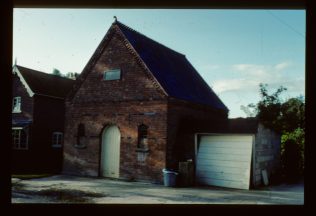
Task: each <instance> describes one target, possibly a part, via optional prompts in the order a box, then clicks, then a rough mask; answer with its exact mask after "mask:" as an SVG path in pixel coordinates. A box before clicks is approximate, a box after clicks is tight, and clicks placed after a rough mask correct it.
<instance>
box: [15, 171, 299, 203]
mask: <svg viewBox="0 0 316 216" xmlns="http://www.w3.org/2000/svg"><path fill="white" fill-rule="evenodd" d="M12 203H106V204H107V203H124V204H147V203H149V204H164V203H166V204H281V205H283V204H286V205H288V204H290V205H292V204H293V205H302V204H304V183H303V182H301V183H299V184H295V185H286V184H283V185H279V186H273V187H271V186H270V187H265V188H261V189H259V190H249V191H248V190H237V189H227V188H218V187H190V188H170V187H164V186H163V185H156V184H150V183H142V182H126V181H120V180H110V179H103V178H83V177H74V176H65V175H56V176H52V177H47V178H39V179H30V180H20V179H15V178H12Z"/></svg>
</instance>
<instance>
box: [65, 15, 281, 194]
mask: <svg viewBox="0 0 316 216" xmlns="http://www.w3.org/2000/svg"><path fill="white" fill-rule="evenodd" d="M279 153H280V136H279V135H278V134H276V133H274V132H273V131H271V130H269V129H267V128H265V127H264V126H263V125H262V124H260V123H259V122H258V121H257V120H256V119H228V109H227V107H226V106H225V104H224V103H223V102H222V101H221V100H220V98H219V97H218V96H217V95H216V94H215V93H214V92H213V90H212V89H211V88H210V87H209V86H208V85H207V84H206V82H205V81H204V80H203V79H202V78H201V76H200V75H199V73H198V72H197V71H196V70H195V69H194V67H193V66H192V65H191V64H190V62H189V61H188V60H187V59H186V57H185V56H184V55H183V54H181V53H178V52H176V51H174V50H172V49H170V48H168V47H166V46H164V45H162V44H160V43H158V42H156V41H154V40H152V39H150V38H148V37H146V36H144V35H143V34H141V33H139V32H137V31H135V30H133V29H131V28H130V27H128V26H126V25H124V24H122V23H121V22H118V21H115V22H114V23H113V24H112V25H111V27H110V29H109V30H108V32H107V33H106V35H105V36H104V38H103V39H102V41H101V43H100V44H99V46H98V47H97V49H96V50H95V52H94V54H93V55H92V57H91V58H90V60H89V62H88V63H87V65H86V66H85V68H84V69H83V71H82V73H81V74H80V75H79V76H78V78H77V80H76V82H75V84H74V88H73V89H72V91H71V92H70V93H69V95H68V96H67V98H66V113H65V136H64V160H63V173H65V174H72V175H82V176H100V177H109V178H120V179H128V180H139V181H140V180H141V181H150V182H157V183H162V181H163V172H162V170H163V169H164V168H167V169H170V170H177V171H180V175H179V177H180V179H181V178H182V180H183V178H187V179H195V182H196V183H197V184H207V185H216V186H223V187H232V188H242V189H249V188H250V187H255V186H258V185H261V184H263V183H267V182H268V181H269V178H270V177H271V176H273V175H276V173H277V170H278V167H279V164H280V163H279V162H280V160H279ZM185 163H190V164H191V165H192V164H193V169H192V166H191V165H190V166H186V164H185ZM180 166H181V169H180ZM185 167H187V169H188V170H187V171H185ZM190 167H191V168H190ZM189 170H190V171H189ZM181 172H182V173H181ZM192 176H193V178H192ZM180 182H181V181H180ZM182 182H185V181H182ZM186 182H187V183H188V182H189V184H192V183H193V182H194V181H193V182H191V181H186Z"/></svg>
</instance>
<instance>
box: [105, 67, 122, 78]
mask: <svg viewBox="0 0 316 216" xmlns="http://www.w3.org/2000/svg"><path fill="white" fill-rule="evenodd" d="M119 79H121V69H113V70H106V71H104V74H103V80H119Z"/></svg>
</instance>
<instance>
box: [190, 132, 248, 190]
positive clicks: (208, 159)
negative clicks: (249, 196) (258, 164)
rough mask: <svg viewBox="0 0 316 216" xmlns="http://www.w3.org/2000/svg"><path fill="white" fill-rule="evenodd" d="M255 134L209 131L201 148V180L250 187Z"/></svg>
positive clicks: (199, 176) (199, 157)
mask: <svg viewBox="0 0 316 216" xmlns="http://www.w3.org/2000/svg"><path fill="white" fill-rule="evenodd" d="M252 141H253V137H252V136H251V135H207V136H206V135H205V136H202V137H201V139H200V144H199V147H198V149H197V161H196V180H197V182H198V183H201V184H206V185H214V186H221V187H229V188H239V189H249V182H250V167H251V166H250V165H251V152H252Z"/></svg>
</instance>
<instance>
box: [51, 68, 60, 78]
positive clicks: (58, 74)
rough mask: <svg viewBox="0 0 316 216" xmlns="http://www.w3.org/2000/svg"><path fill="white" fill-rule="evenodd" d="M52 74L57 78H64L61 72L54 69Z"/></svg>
mask: <svg viewBox="0 0 316 216" xmlns="http://www.w3.org/2000/svg"><path fill="white" fill-rule="evenodd" d="M52 74H54V75H56V76H62V74H61V72H60V70H58V69H56V68H54V69H53V72H52Z"/></svg>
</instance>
